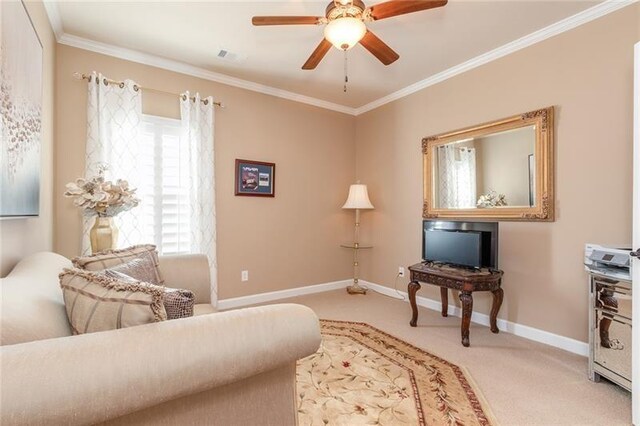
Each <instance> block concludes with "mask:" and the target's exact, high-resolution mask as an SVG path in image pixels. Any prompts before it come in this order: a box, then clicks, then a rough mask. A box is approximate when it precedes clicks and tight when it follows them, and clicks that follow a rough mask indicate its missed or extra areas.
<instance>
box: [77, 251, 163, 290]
mask: <svg viewBox="0 0 640 426" xmlns="http://www.w3.org/2000/svg"><path fill="white" fill-rule="evenodd" d="M135 259H141V260H142V264H139V265H137V266H138V267H140V269H141V270H140V271H139V272H135V274H136V275H138V274H140V275H141V274H144V279H143V277H142V275H141V278H140V280H141V281H145V282H149V283H151V284H156V285H163V284H164V279H163V278H162V276H161V275H160V269H159V267H158V263H159V262H158V252H157V251H156V246H154V245H152V244H144V245H138V246H133V247H129V248H125V249H119V250H105V251H101V252H99V253H96V254H93V255H91V256H83V257H76V258H74V259H72V262H73V266H75V267H76V268H78V269H86V270H88V271H100V270H104V269H110V268H113V267H115V266H118V265H122V264H126V263H128V262H131V261H132V260H135ZM142 269H144V271H142ZM126 274H127V275H129V274H128V273H126Z"/></svg>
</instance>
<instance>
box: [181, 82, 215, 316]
mask: <svg viewBox="0 0 640 426" xmlns="http://www.w3.org/2000/svg"><path fill="white" fill-rule="evenodd" d="M180 116H181V124H182V130H181V133H180V144H181V145H186V150H185V151H183V152H187V153H188V154H186V155H185V157H186V158H181V159H180V162H181V167H182V165H184V166H185V167H187V168H188V170H189V205H190V208H191V212H190V213H191V239H190V241H191V252H192V253H202V254H206V255H207V257H208V258H209V267H210V268H211V301H212V303H213V304H214V305H217V301H218V285H217V283H218V280H217V270H218V267H217V260H216V202H215V200H216V195H215V182H214V167H213V164H214V149H213V124H214V122H213V98H211V97H208V98H205V99H201V98H200V94H198V93H196V94H195V96H192V95H190V94H189V92H186V93H184V94H183V95H182V96H181V97H180ZM183 148H184V146H183Z"/></svg>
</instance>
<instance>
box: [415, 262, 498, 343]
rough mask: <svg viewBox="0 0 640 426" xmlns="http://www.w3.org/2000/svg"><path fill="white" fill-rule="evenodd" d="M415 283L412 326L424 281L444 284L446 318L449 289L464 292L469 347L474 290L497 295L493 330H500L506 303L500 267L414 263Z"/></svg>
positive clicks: (464, 326)
mask: <svg viewBox="0 0 640 426" xmlns="http://www.w3.org/2000/svg"><path fill="white" fill-rule="evenodd" d="M409 271H410V272H411V282H410V283H409V290H408V291H409V302H411V310H412V311H413V315H412V316H411V322H409V324H410V325H411V327H415V326H416V324H417V323H418V306H417V305H416V292H417V291H418V290H420V282H423V283H426V284H433V285H437V286H439V287H440V297H441V299H442V316H443V317H446V316H448V315H447V309H448V306H449V293H448V291H449V289H452V290H459V291H460V302H462V325H461V327H460V329H461V330H460V331H461V334H462V346H465V347H468V346H469V325H470V323H471V312H472V311H473V296H472V294H473V292H474V291H490V292H491V293H492V294H493V305H492V306H491V316H490V318H491V331H492V332H494V333H497V332H498V326H497V325H496V318H497V317H498V311H499V310H500V306H501V305H502V299H503V296H504V292H503V290H502V288H500V285H501V283H502V275H503V272H502V271H500V270H496V269H486V268H483V269H480V270H471V269H464V268H455V267H452V266H447V265H441V264H434V263H430V262H424V263H418V264H416V265H413V266H410V267H409Z"/></svg>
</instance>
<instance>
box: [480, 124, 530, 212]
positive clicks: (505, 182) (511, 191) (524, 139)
mask: <svg viewBox="0 0 640 426" xmlns="http://www.w3.org/2000/svg"><path fill="white" fill-rule="evenodd" d="M535 138H536V135H535V129H534V127H525V128H522V129H518V130H512V131H509V132H504V133H500V134H497V135H490V136H486V137H483V138H479V139H478V140H477V141H476V144H475V147H476V167H477V175H478V197H480V196H481V195H483V194H487V193H489V192H490V191H496V192H497V193H498V194H504V195H505V199H506V200H507V204H508V205H510V206H528V205H529V154H533V153H534V151H535V147H536V139H535Z"/></svg>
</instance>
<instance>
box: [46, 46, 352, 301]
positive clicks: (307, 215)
mask: <svg viewBox="0 0 640 426" xmlns="http://www.w3.org/2000/svg"><path fill="white" fill-rule="evenodd" d="M92 70H96V71H99V72H102V73H103V74H105V75H107V76H108V77H110V78H113V79H124V78H131V79H133V80H135V81H136V82H138V83H139V84H141V85H143V86H148V87H153V88H158V89H162V90H167V91H172V92H182V91H185V90H190V91H192V92H195V91H199V92H200V93H201V94H202V95H213V96H214V97H215V98H216V99H219V100H221V101H222V102H224V104H225V105H226V108H225V109H216V116H215V121H216V126H215V149H216V154H215V157H216V160H215V161H216V164H215V177H216V187H217V194H216V204H217V221H218V222H217V223H218V227H217V228H218V229H217V232H218V268H219V271H218V282H219V296H220V298H223V299H224V298H229V297H237V296H243V295H248V294H254V293H261V292H267V291H274V290H281V289H286V288H291V287H299V286H303V285H308V284H316V283H323V282H329V281H335V280H342V279H346V278H348V277H349V276H350V275H351V266H350V256H349V253H347V252H345V251H344V250H341V249H340V247H339V244H340V243H342V242H344V241H348V240H349V238H350V234H351V229H352V224H351V223H352V220H353V219H352V216H351V215H350V214H349V212H346V211H342V210H341V209H340V207H341V205H342V203H343V202H344V199H345V198H346V196H347V191H348V188H349V184H350V183H352V182H353V180H354V178H355V169H354V164H355V144H354V138H355V122H354V119H353V117H351V116H348V115H344V114H340V113H336V112H331V111H327V110H324V109H320V108H316V107H312V106H308V105H304V104H301V103H297V102H291V101H287V100H283V99H279V98H275V97H272V96H267V95H262V94H258V93H255V92H250V91H247V90H242V89H237V88H233V87H229V86H224V85H221V84H217V83H214V82H211V81H206V80H201V79H197V78H193V77H189V76H186V75H183V74H177V73H173V72H170V71H165V70H161V69H157V68H152V67H149V66H145V65H141V64H137V63H133V62H128V61H124V60H120V59H116V58H112V57H108V56H104V55H100V54H96V53H92V52H88V51H84V50H79V49H75V48H72V47H68V46H63V45H59V46H58V58H57V79H56V87H57V91H58V94H59V96H58V97H57V100H56V108H57V123H56V124H57V130H56V140H57V147H56V148H57V149H56V157H55V164H56V171H57V173H56V177H55V187H54V198H55V203H56V206H55V211H56V217H55V250H56V251H57V252H59V253H61V254H63V255H65V256H75V255H77V254H78V253H79V251H80V226H81V224H80V214H79V212H78V211H77V209H75V208H74V207H73V206H72V203H71V201H70V200H68V199H65V198H63V197H62V193H63V192H64V185H65V183H67V182H69V181H71V180H73V179H75V178H76V177H78V176H80V175H82V174H83V170H84V154H85V149H84V146H85V134H86V90H87V89H86V83H84V82H81V81H78V80H75V79H74V78H73V77H72V74H73V73H74V72H76V71H77V72H84V73H88V72H90V71H92ZM143 110H144V112H145V113H149V114H156V115H161V116H168V117H175V118H177V117H178V116H179V103H178V98H177V97H173V96H167V95H159V94H152V93H145V94H144V95H143ZM236 158H243V159H253V160H262V161H270V162H274V163H276V196H275V198H273V199H271V198H267V199H265V198H257V197H236V196H234V192H233V179H234V160H235V159H236ZM243 269H246V270H249V281H248V282H241V281H240V271H241V270H243Z"/></svg>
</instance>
